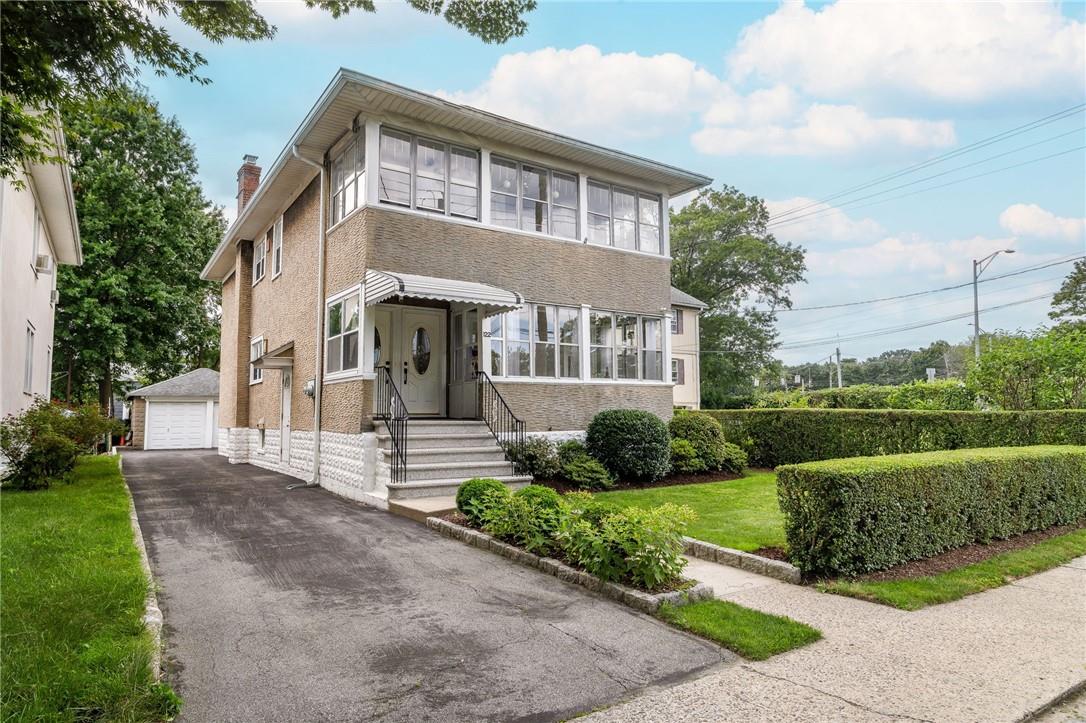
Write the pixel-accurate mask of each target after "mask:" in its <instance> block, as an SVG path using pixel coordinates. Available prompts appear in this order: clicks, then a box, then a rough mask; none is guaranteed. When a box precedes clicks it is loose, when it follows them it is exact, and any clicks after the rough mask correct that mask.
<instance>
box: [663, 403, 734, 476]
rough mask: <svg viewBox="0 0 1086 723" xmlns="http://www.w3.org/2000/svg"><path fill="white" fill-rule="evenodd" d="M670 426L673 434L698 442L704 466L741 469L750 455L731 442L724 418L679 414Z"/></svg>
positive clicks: (699, 455) (708, 468) (725, 469)
mask: <svg viewBox="0 0 1086 723" xmlns="http://www.w3.org/2000/svg"><path fill="white" fill-rule="evenodd" d="M668 429H669V430H670V431H671V436H672V437H673V438H675V439H685V440H687V441H689V442H690V443H691V444H693V445H694V450H695V451H696V453H697V456H698V459H700V460H701V462H702V464H703V465H704V467H703V469H707V470H714V471H716V470H722V471H724V472H735V473H739V472H742V471H743V467H744V466H746V455H745V454H743V453H742V452H743V451H742V450H741V449H737V448H736V447H735V446H734V445H728V443H727V442H726V441H725V439H724V431H723V430H722V429H721V428H720V422H718V421H716V420H715V419H713V418H712V417H711V416H709V415H708V414H701V413H698V412H685V413H680V414H676V415H675V416H674V417H672V418H671V422H669V423H668ZM737 453H738V454H737Z"/></svg>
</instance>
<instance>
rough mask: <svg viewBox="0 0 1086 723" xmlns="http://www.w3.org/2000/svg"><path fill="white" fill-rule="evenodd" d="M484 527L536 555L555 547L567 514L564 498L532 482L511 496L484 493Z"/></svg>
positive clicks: (544, 553) (549, 552)
mask: <svg viewBox="0 0 1086 723" xmlns="http://www.w3.org/2000/svg"><path fill="white" fill-rule="evenodd" d="M484 500H485V501H486V502H487V504H486V505H485V509H484V510H483V513H482V527H483V530H485V531H486V532H487V533H488V534H490V535H493V536H494V537H497V538H498V539H499V540H504V541H505V542H510V543H512V544H514V545H519V546H520V547H523V548H524V549H525V550H527V551H528V552H532V553H535V554H537V555H549V554H551V553H552V552H553V551H554V550H555V546H556V542H555V535H556V533H557V531H558V526H559V523H560V521H561V519H562V518H563V517H564V516H565V509H564V506H563V504H562V499H561V497H560V496H559V494H558V493H557V492H555V491H554V490H552V489H551V488H549V487H543V486H540V485H529V486H528V487H525V488H524V489H522V490H520V491H518V492H517V493H515V494H512V495H504V496H500V495H495V494H494V493H493V492H488V493H486V494H485V495H484Z"/></svg>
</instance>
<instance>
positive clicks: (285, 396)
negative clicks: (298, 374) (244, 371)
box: [279, 369, 294, 464]
mask: <svg viewBox="0 0 1086 723" xmlns="http://www.w3.org/2000/svg"><path fill="white" fill-rule="evenodd" d="M293 376H294V375H293V374H292V373H291V370H290V369H284V370H283V387H282V390H281V396H280V402H279V459H280V460H281V461H282V462H283V463H284V464H289V463H290V385H291V380H292V378H293Z"/></svg>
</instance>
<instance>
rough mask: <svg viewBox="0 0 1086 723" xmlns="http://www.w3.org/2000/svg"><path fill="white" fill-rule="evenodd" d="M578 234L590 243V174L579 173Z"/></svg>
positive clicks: (583, 240)
mask: <svg viewBox="0 0 1086 723" xmlns="http://www.w3.org/2000/svg"><path fill="white" fill-rule="evenodd" d="M577 235H578V236H579V237H580V238H579V240H580V241H582V242H584V243H588V176H587V175H585V174H583V173H578V174H577Z"/></svg>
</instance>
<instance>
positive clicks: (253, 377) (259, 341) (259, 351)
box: [249, 336, 267, 384]
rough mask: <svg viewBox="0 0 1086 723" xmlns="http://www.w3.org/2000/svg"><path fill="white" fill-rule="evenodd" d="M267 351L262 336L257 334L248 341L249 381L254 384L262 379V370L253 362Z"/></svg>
mask: <svg viewBox="0 0 1086 723" xmlns="http://www.w3.org/2000/svg"><path fill="white" fill-rule="evenodd" d="M265 351H267V345H266V343H265V341H264V337H262V336H258V337H256V338H255V339H253V340H252V341H250V342H249V383H250V384H256V383H257V382H259V381H261V380H263V379H264V370H263V369H261V368H260V367H258V366H256V365H255V364H254V363H253V362H255V361H256V360H257V359H259V358H260V357H262V356H264V352H265Z"/></svg>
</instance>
